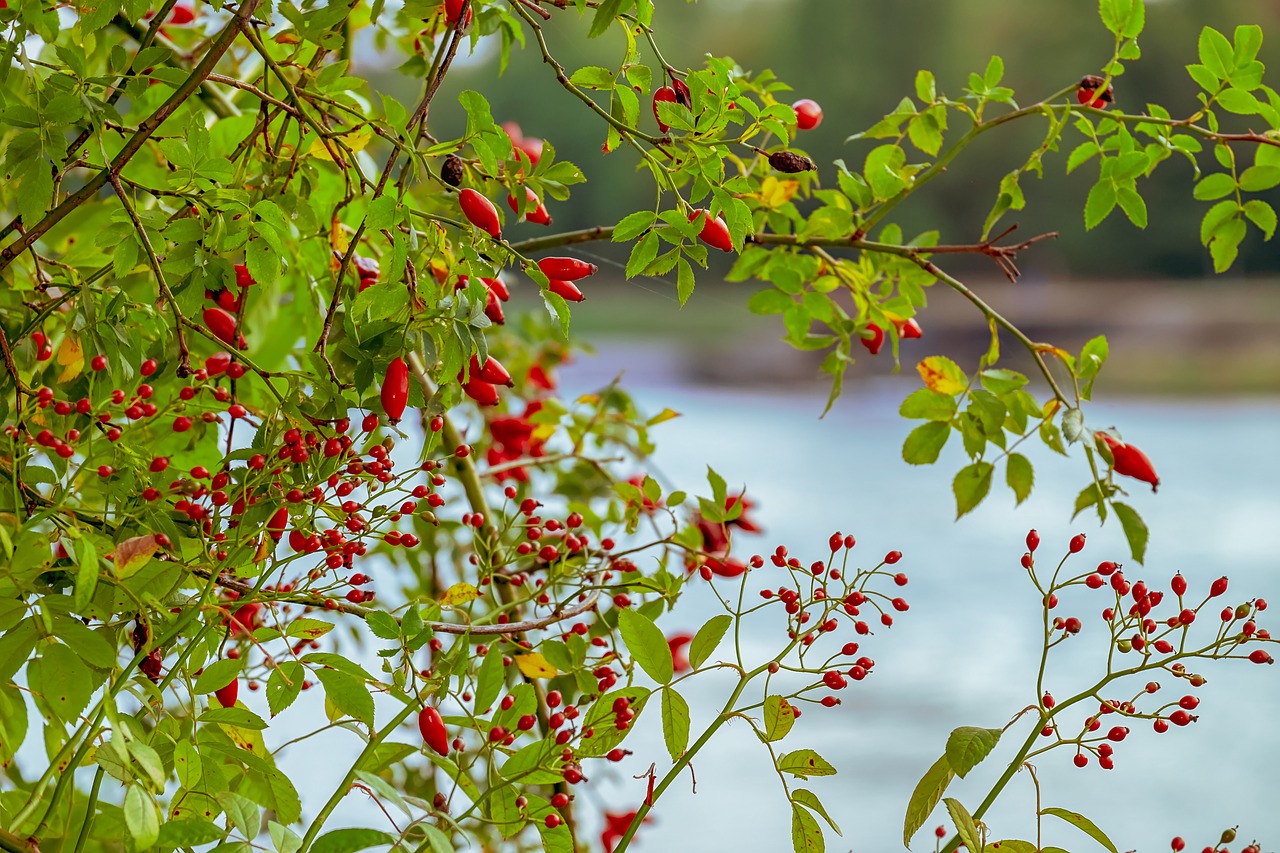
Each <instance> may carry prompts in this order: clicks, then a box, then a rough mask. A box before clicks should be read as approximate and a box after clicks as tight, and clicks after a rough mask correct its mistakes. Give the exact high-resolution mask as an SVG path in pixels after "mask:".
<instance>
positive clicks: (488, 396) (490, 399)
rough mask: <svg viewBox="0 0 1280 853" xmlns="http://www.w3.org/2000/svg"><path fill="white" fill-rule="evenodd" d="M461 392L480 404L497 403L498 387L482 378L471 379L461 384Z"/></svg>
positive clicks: (493, 404)
mask: <svg viewBox="0 0 1280 853" xmlns="http://www.w3.org/2000/svg"><path fill="white" fill-rule="evenodd" d="M462 390H463V392H464V393H465V394H466V395H467V396H468V397H470V398H471V399H472V400H475V401H476V402H477V403H479V404H480V405H481V406H496V405H498V388H497V386H495V385H494V384H493V383H491V382H485V381H484V380H483V379H472V380H471V381H470V382H468V383H466V384H465V385H463V386H462Z"/></svg>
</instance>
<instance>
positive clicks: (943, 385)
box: [916, 355, 969, 397]
mask: <svg viewBox="0 0 1280 853" xmlns="http://www.w3.org/2000/svg"><path fill="white" fill-rule="evenodd" d="M916 370H918V371H920V378H921V379H923V380H924V384H925V387H927V388H928V389H929V390H930V391H937V392H938V393H940V394H949V395H950V396H952V397H954V396H955V395H957V394H959V393H961V392H963V391H964V389H965V388H968V387H969V377H968V376H966V375H965V373H964V371H963V370H961V369H960V366H959V365H957V364H956V363H955V362H954V361H952V360H951V359H949V358H947V357H946V356H943V355H931V356H929V357H928V358H926V359H925V360H924V361H922V362H920V363H919V364H918V365H916Z"/></svg>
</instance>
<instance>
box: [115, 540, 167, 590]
mask: <svg viewBox="0 0 1280 853" xmlns="http://www.w3.org/2000/svg"><path fill="white" fill-rule="evenodd" d="M158 550H160V546H159V545H158V544H156V537H155V534H153V533H148V534H146V535H145V536H134V537H133V538H132V539H126V540H124V541H123V542H121V543H120V544H119V545H117V546H116V552H115V564H116V577H117V578H119V579H120V580H124V579H125V578H130V577H133V576H134V575H136V574H137V573H138V572H139V571H141V570H142V567H143V566H145V565H146V564H147V563H149V562H151V558H152V557H153V556H155V553H156V551H158Z"/></svg>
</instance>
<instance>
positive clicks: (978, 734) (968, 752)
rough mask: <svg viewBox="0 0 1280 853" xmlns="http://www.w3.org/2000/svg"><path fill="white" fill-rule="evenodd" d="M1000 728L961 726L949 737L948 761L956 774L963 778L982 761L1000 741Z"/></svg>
mask: <svg viewBox="0 0 1280 853" xmlns="http://www.w3.org/2000/svg"><path fill="white" fill-rule="evenodd" d="M1000 734H1001V731H1000V729H983V728H979V727H977V726H961V727H960V728H958V729H955V730H954V731H952V732H951V736H950V737H948V738H947V761H948V762H949V763H950V765H951V769H952V770H954V771H955V774H956V775H957V776H959V777H960V778H961V779H963V778H964V777H965V776H966V775H968V773H969V771H970V770H972V769H973V768H975V767H977V766H978V765H979V764H981V763H982V760H983V759H984V758H986V757H987V756H988V755H990V754H991V750H993V749H995V748H996V744H997V743H999V742H1000Z"/></svg>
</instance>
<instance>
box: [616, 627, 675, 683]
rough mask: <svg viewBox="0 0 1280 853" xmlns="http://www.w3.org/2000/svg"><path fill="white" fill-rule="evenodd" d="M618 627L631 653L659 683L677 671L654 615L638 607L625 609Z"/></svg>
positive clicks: (666, 680) (666, 681)
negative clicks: (646, 614) (651, 617)
mask: <svg viewBox="0 0 1280 853" xmlns="http://www.w3.org/2000/svg"><path fill="white" fill-rule="evenodd" d="M618 631H619V633H621V634H622V642H624V643H626V646H627V650H628V651H629V652H631V656H632V657H633V658H635V661H636V663H638V664H640V668H641V669H643V670H644V671H645V672H646V673H648V674H649V677H650V678H652V679H653V680H654V681H656V682H658V683H659V684H666V683H668V682H670V681H671V676H672V675H673V674H674V672H675V668H674V664H673V662H672V660H671V647H670V646H668V645H667V639H666V637H664V636H663V635H662V630H661V629H660V628H659V627H658V626H657V625H655V624H653V620H652V619H650V618H649V617H648V616H645V615H643V614H642V613H640V612H638V611H636V610H632V609H625V610H621V611H619V612H618Z"/></svg>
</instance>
